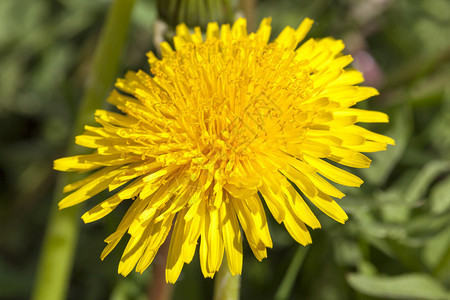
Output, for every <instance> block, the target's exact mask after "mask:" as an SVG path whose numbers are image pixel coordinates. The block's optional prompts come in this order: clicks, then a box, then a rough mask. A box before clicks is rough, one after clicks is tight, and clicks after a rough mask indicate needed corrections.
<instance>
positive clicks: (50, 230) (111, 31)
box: [32, 0, 134, 300]
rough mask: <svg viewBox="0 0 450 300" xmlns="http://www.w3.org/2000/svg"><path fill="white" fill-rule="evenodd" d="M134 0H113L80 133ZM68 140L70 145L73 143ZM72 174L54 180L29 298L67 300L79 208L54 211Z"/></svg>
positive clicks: (112, 70)
mask: <svg viewBox="0 0 450 300" xmlns="http://www.w3.org/2000/svg"><path fill="white" fill-rule="evenodd" d="M133 4H134V0H115V1H114V2H113V4H112V5H111V7H110V10H109V12H108V15H107V19H106V22H105V24H104V27H103V31H102V34H101V37H100V41H99V44H98V46H97V49H96V52H95V57H94V61H93V66H92V70H91V73H90V76H89V77H88V79H87V82H86V90H85V94H84V96H83V99H82V100H81V103H80V107H79V111H78V114H77V117H76V120H75V125H74V128H73V135H74V136H75V135H76V134H80V133H81V131H82V129H83V124H86V123H92V122H93V112H94V110H95V109H97V108H99V107H101V106H102V103H103V100H104V99H105V97H106V95H107V92H108V90H109V89H111V85H112V83H113V80H114V77H115V75H116V70H117V65H118V61H119V57H120V54H121V51H122V46H123V44H124V40H125V37H126V33H127V29H128V24H129V19H130V14H131V9H132V7H133ZM72 140H73V138H72V139H71V144H72ZM76 154H80V148H76V147H70V148H69V149H68V155H76ZM75 177H77V175H74V174H68V175H65V174H61V175H60V176H59V178H58V180H57V186H56V189H55V191H56V192H55V194H54V199H53V204H52V206H51V212H50V217H49V221H48V224H47V231H46V235H45V239H44V242H43V246H42V250H41V256H40V260H39V265H38V270H37V273H36V278H35V285H34V289H33V294H32V299H34V300H59V299H66V298H67V297H66V294H67V287H68V280H69V279H70V271H71V268H72V263H73V254H74V250H75V247H76V242H77V237H78V225H79V222H80V221H79V217H80V214H79V208H78V207H77V208H70V209H65V210H63V211H58V210H57V203H58V201H59V200H61V199H62V187H63V186H64V185H65V184H66V183H68V182H73V181H74V180H75V179H76V178H75Z"/></svg>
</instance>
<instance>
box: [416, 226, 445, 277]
mask: <svg viewBox="0 0 450 300" xmlns="http://www.w3.org/2000/svg"><path fill="white" fill-rule="evenodd" d="M449 251H450V226H448V227H447V228H446V229H444V230H443V231H441V232H439V233H438V234H436V235H435V236H433V237H432V238H430V239H429V240H428V241H427V243H426V244H425V247H424V249H423V255H422V257H423V261H424V262H425V263H426V264H427V266H428V267H429V268H430V269H435V268H436V267H439V266H440V265H441V261H442V260H443V259H444V258H445V255H446V254H447V253H448V252H449Z"/></svg>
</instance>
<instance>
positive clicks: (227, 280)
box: [213, 256, 241, 300]
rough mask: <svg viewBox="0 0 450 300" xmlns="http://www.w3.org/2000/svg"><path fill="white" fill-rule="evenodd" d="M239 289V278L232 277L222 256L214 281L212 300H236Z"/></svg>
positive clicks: (237, 276) (238, 276)
mask: <svg viewBox="0 0 450 300" xmlns="http://www.w3.org/2000/svg"><path fill="white" fill-rule="evenodd" d="M240 288H241V276H240V275H236V276H233V275H231V273H230V270H229V268H228V263H227V259H226V257H225V256H224V258H223V261H222V265H221V266H220V269H219V272H217V274H216V278H215V279H214V298H213V300H238V299H239V291H240Z"/></svg>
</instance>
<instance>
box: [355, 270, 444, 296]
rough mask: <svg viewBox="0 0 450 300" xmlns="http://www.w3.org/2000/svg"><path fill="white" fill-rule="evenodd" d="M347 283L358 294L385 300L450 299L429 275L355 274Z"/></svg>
mask: <svg viewBox="0 0 450 300" xmlns="http://www.w3.org/2000/svg"><path fill="white" fill-rule="evenodd" d="M347 281H348V283H349V284H350V286H351V287H352V288H354V289H355V290H357V291H358V292H361V293H363V294H366V295H369V296H374V297H380V298H383V299H409V300H414V299H422V300H426V299H429V300H437V299H450V295H449V293H448V292H446V291H445V289H444V288H443V287H442V286H441V285H440V284H439V283H438V282H437V281H435V280H434V279H433V278H432V277H430V276H429V275H427V274H421V273H411V274H406V275H400V276H366V275H362V274H358V273H353V274H349V275H348V276H347Z"/></svg>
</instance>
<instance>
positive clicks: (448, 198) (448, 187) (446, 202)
mask: <svg viewBox="0 0 450 300" xmlns="http://www.w3.org/2000/svg"><path fill="white" fill-rule="evenodd" d="M430 202H431V212H432V213H433V214H442V213H444V212H446V211H448V210H449V208H450V176H447V178H445V179H444V180H442V181H441V182H439V183H437V184H436V185H434V186H433V188H432V190H431V195H430Z"/></svg>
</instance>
